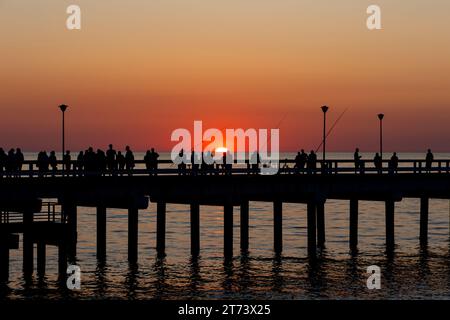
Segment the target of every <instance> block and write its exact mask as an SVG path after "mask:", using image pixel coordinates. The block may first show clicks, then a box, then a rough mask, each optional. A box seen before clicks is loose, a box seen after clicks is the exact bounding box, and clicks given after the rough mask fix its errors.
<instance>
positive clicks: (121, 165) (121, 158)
mask: <svg viewBox="0 0 450 320" xmlns="http://www.w3.org/2000/svg"><path fill="white" fill-rule="evenodd" d="M116 160H117V165H118V167H119V174H120V175H123V172H124V171H125V164H126V160H125V157H124V155H123V154H122V152H121V151H119V152H117V157H116Z"/></svg>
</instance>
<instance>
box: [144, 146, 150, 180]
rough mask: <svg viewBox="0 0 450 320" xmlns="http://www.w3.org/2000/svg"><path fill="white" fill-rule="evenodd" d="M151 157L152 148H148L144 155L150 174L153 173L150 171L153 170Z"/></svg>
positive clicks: (146, 167)
mask: <svg viewBox="0 0 450 320" xmlns="http://www.w3.org/2000/svg"><path fill="white" fill-rule="evenodd" d="M150 158H151V154H150V150H147V152H146V153H145V156H144V163H145V169H147V171H148V173H149V175H152V174H151V172H150V171H151V160H150Z"/></svg>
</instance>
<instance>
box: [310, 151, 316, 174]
mask: <svg viewBox="0 0 450 320" xmlns="http://www.w3.org/2000/svg"><path fill="white" fill-rule="evenodd" d="M316 171H317V155H316V153H315V152H314V150H311V152H310V154H309V155H308V173H313V174H315V173H316Z"/></svg>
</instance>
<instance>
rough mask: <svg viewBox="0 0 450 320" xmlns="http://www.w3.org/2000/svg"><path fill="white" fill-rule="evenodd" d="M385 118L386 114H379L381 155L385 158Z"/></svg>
mask: <svg viewBox="0 0 450 320" xmlns="http://www.w3.org/2000/svg"><path fill="white" fill-rule="evenodd" d="M383 118H384V114H383V113H380V114H378V119H380V157H381V159H383Z"/></svg>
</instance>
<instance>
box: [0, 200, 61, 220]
mask: <svg viewBox="0 0 450 320" xmlns="http://www.w3.org/2000/svg"><path fill="white" fill-rule="evenodd" d="M57 207H58V203H56V202H50V201H48V202H42V209H41V211H40V212H35V213H33V222H54V223H65V222H66V220H67V218H66V217H65V216H64V215H63V214H62V212H61V210H59V211H58V210H57ZM23 222H24V213H22V212H13V211H7V210H4V211H1V212H0V224H10V223H23Z"/></svg>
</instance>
